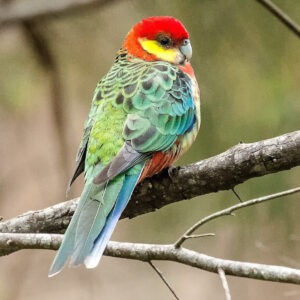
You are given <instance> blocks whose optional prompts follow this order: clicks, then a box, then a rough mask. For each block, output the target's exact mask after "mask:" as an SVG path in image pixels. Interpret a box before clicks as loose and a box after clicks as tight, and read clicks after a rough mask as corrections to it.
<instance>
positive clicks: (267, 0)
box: [257, 0, 300, 37]
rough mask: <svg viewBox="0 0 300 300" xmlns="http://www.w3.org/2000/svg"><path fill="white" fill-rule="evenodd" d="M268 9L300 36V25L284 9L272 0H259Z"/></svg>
mask: <svg viewBox="0 0 300 300" xmlns="http://www.w3.org/2000/svg"><path fill="white" fill-rule="evenodd" d="M257 1H258V2H259V3H260V4H261V5H263V6H264V7H265V8H266V9H267V10H269V11H270V12H271V13H272V14H273V15H274V16H275V17H276V18H277V19H278V20H280V21H281V22H282V23H283V24H284V25H286V26H287V27H288V28H289V29H290V30H291V31H292V32H294V33H295V34H296V35H297V36H298V37H300V26H299V25H298V24H297V23H296V22H295V21H293V20H292V19H291V18H290V17H289V16H288V15H287V14H286V13H285V12H284V11H282V10H281V9H280V8H279V7H278V6H277V5H275V4H274V3H273V2H272V1H271V0H257Z"/></svg>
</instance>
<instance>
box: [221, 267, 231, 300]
mask: <svg viewBox="0 0 300 300" xmlns="http://www.w3.org/2000/svg"><path fill="white" fill-rule="evenodd" d="M218 273H219V275H220V278H221V281H222V285H223V288H224V291H225V296H226V300H231V295H230V290H229V286H228V282H227V279H226V276H225V272H224V270H223V269H222V268H218Z"/></svg>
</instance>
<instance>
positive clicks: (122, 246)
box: [0, 233, 300, 284]
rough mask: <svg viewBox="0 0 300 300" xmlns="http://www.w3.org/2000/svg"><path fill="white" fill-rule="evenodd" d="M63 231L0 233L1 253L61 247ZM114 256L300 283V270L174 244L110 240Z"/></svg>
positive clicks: (267, 279) (106, 251) (109, 254)
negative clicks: (219, 255)
mask: <svg viewBox="0 0 300 300" xmlns="http://www.w3.org/2000/svg"><path fill="white" fill-rule="evenodd" d="M62 238H63V235H62V234H45V233H0V255H3V254H4V253H6V254H9V253H12V252H13V251H18V250H21V249H49V250H50V249H52V250H57V249H58V247H59V245H60V243H61V241H62ZM104 254H105V255H108V256H111V257H119V258H126V259H132V260H138V261H144V262H149V260H151V261H153V260H164V261H174V262H178V263H181V264H184V265H187V266H191V267H194V268H198V269H201V270H205V271H208V272H213V273H216V274H218V268H222V269H223V270H224V272H225V273H226V275H232V276H238V277H245V278H252V279H259V280H266V281H274V282H285V283H293V284H300V270H297V269H293V268H288V267H282V266H271V265H264V264H255V263H249V262H240V261H233V260H227V259H220V258H216V257H212V256H208V255H205V254H202V253H198V252H196V251H192V250H189V249H186V248H183V247H181V248H178V249H175V248H174V245H157V244H137V243H120V242H113V241H110V242H109V243H108V245H107V247H106V250H105V252H104Z"/></svg>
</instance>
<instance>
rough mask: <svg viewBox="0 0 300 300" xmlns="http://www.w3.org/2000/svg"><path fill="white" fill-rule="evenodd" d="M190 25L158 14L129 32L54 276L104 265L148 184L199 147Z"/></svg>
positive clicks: (80, 158)
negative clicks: (133, 200) (136, 193)
mask: <svg viewBox="0 0 300 300" xmlns="http://www.w3.org/2000/svg"><path fill="white" fill-rule="evenodd" d="M191 57H192V47H191V44H190V40H189V35H188V32H187V31H186V29H185V27H184V26H183V25H182V24H181V23H180V22H179V21H178V20H176V19H174V18H172V17H150V18H146V19H144V20H142V21H141V22H140V23H137V24H136V25H135V26H133V28H132V29H131V30H130V32H129V33H128V35H127V37H126V39H125V41H124V43H123V46H122V48H121V49H120V50H119V52H118V54H117V57H116V59H115V62H114V64H113V66H112V68H111V69H110V70H109V72H108V73H107V74H106V75H105V76H104V77H103V78H102V80H101V81H100V82H99V83H98V85H97V87H96V90H95V93H94V97H93V101H92V107H91V110H90V113H89V117H88V120H87V121H86V123H85V128H84V134H83V138H82V141H81V144H80V148H79V151H78V155H77V159H76V162H77V166H76V170H75V173H74V175H73V177H72V179H71V181H70V185H71V184H72V183H73V182H74V180H75V179H76V178H77V177H78V176H79V175H80V174H81V173H82V172H84V173H85V187H84V190H83V192H82V195H81V197H80V202H79V205H78V207H77V209H76V211H75V214H74V216H73V218H72V220H71V222H70V225H69V226H68V229H67V231H66V233H65V236H64V239H63V242H62V244H61V246H60V248H59V251H58V252H57V255H56V257H55V260H54V262H53V264H52V266H51V269H50V272H49V276H53V275H55V274H57V273H58V272H60V271H61V269H62V268H63V267H64V265H65V264H66V262H67V260H68V258H69V257H70V265H71V266H77V265H80V264H82V263H84V264H85V265H86V267H87V268H94V267H96V266H97V265H98V263H99V261H100V259H101V256H102V254H103V251H104V249H105V247H106V245H107V243H108V241H109V239H110V237H111V235H112V232H113V230H114V228H115V226H116V224H117V222H118V220H119V218H120V216H121V214H122V212H123V210H124V209H125V207H126V205H127V203H128V201H129V200H130V197H131V195H132V192H133V190H134V188H135V186H136V185H137V183H139V182H140V181H142V180H143V179H144V178H145V177H150V176H152V175H154V174H156V173H158V172H160V171H161V170H162V169H164V168H166V167H168V166H170V165H171V164H172V163H174V161H176V160H177V159H178V157H179V156H180V155H181V154H182V153H184V152H185V151H186V150H187V149H188V148H189V147H190V146H191V144H192V143H193V142H194V140H195V138H196V135H197V133H198V130H199V127H200V92H199V88H198V84H197V81H196V79H195V76H194V72H193V69H192V67H191V65H190V59H191Z"/></svg>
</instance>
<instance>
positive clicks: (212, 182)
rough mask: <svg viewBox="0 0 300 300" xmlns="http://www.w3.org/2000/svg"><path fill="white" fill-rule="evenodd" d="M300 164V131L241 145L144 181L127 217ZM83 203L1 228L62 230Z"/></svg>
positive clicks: (9, 222)
mask: <svg viewBox="0 0 300 300" xmlns="http://www.w3.org/2000/svg"><path fill="white" fill-rule="evenodd" d="M299 165H300V131H294V132H291V133H287V134H284V135H281V136H278V137H275V138H272V139H268V140H263V141H260V142H256V143H251V144H238V145H236V146H234V147H232V148H230V149H229V150H227V151H225V152H223V153H221V154H219V155H216V156H214V157H211V158H208V159H205V160H202V161H200V162H197V163H194V164H190V165H187V166H184V167H177V168H175V169H172V170H171V172H168V171H164V172H162V173H161V174H158V175H156V176H154V177H152V178H151V179H146V180H144V181H143V182H142V183H141V184H139V185H138V186H137V188H136V191H135V192H134V194H133V197H132V200H131V201H130V202H129V204H128V206H127V208H126V210H125V211H124V213H123V215H122V218H127V217H129V218H133V217H136V216H138V215H141V214H144V213H148V212H152V211H154V210H156V209H159V208H161V207H163V206H165V205H168V204H171V203H174V202H177V201H181V200H185V199H191V198H193V197H195V196H199V195H204V194H208V193H212V192H217V191H221V190H229V189H232V188H234V187H235V186H236V185H238V184H240V183H242V182H244V181H246V180H248V179H250V178H254V177H259V176H264V175H266V174H270V173H276V172H280V171H283V170H287V169H291V168H293V167H296V166H299ZM169 173H171V177H170V175H169ZM77 202H78V198H77V199H73V200H70V201H67V202H63V203H59V204H57V205H55V206H52V207H49V208H47V209H44V210H39V211H33V212H27V213H25V214H23V215H21V216H18V217H16V218H14V219H11V220H7V221H4V222H1V223H0V232H23V233H26V232H31V233H34V232H48V233H54V232H62V231H63V230H64V229H65V228H66V227H67V225H68V224H69V221H70V219H71V217H72V215H73V213H74V210H75V208H76V205H77Z"/></svg>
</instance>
